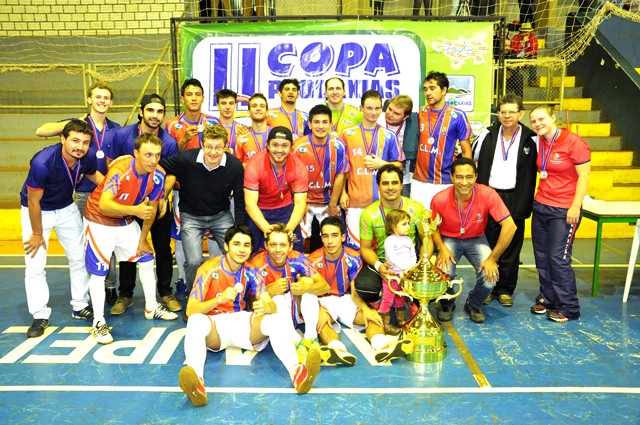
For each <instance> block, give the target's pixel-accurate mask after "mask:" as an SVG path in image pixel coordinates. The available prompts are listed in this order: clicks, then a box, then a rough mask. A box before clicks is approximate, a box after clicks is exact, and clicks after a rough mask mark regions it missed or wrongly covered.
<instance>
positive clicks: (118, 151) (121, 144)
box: [105, 123, 178, 161]
mask: <svg viewBox="0 0 640 425" xmlns="http://www.w3.org/2000/svg"><path fill="white" fill-rule="evenodd" d="M141 134H142V132H141V131H140V128H139V124H135V123H134V124H131V125H128V126H126V127H122V128H119V129H118V130H117V131H116V134H115V136H114V137H113V140H112V141H111V144H110V145H108V146H106V147H105V154H106V156H107V158H108V159H109V160H111V161H113V160H114V159H116V158H118V157H119V156H123V155H133V151H134V149H135V146H136V138H137V137H138V136H139V135H141ZM157 136H158V138H159V139H160V140H162V152H161V153H160V155H161V157H162V158H169V157H171V156H173V155H175V154H177V153H178V142H177V141H176V139H174V138H173V136H172V135H171V134H169V133H168V132H166V131H164V130H163V129H161V128H160V129H158V134H157Z"/></svg>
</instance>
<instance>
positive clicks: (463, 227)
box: [453, 186, 476, 230]
mask: <svg viewBox="0 0 640 425" xmlns="http://www.w3.org/2000/svg"><path fill="white" fill-rule="evenodd" d="M475 198H476V187H475V186H473V194H472V195H471V202H470V203H469V209H468V210H467V213H466V215H465V217H464V221H463V220H462V214H463V211H460V205H459V204H458V198H457V197H456V193H455V191H454V192H453V199H454V200H455V201H456V208H457V209H458V217H460V229H465V228H466V227H467V221H469V216H470V215H471V210H472V209H473V201H474V200H475ZM465 230H466V229H465Z"/></svg>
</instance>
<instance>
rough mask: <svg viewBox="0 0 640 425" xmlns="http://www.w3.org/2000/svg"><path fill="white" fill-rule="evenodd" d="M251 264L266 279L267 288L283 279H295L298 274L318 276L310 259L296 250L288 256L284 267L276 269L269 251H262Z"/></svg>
mask: <svg viewBox="0 0 640 425" xmlns="http://www.w3.org/2000/svg"><path fill="white" fill-rule="evenodd" d="M251 262H252V263H253V264H254V265H255V266H256V267H257V268H258V271H259V273H260V275H261V276H262V278H263V279H264V282H265V286H269V285H270V284H271V283H273V282H275V281H276V280H277V279H280V278H281V277H289V278H294V279H295V277H296V276H297V275H298V274H299V275H301V276H306V277H313V276H315V275H316V274H318V272H317V271H316V269H314V268H313V266H312V265H311V261H309V258H307V256H306V255H304V254H303V253H301V252H298V251H296V250H292V251H291V252H289V254H287V260H286V262H285V264H284V266H282V267H276V266H275V265H274V264H273V263H272V262H271V259H270V258H269V252H268V251H261V252H260V253H259V254H258V255H256V256H255V257H254V259H253V260H251Z"/></svg>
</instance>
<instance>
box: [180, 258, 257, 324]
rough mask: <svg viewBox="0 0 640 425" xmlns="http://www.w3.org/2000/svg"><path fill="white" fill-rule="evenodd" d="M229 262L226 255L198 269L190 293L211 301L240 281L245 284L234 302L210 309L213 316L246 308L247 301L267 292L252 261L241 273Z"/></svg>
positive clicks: (208, 261)
mask: <svg viewBox="0 0 640 425" xmlns="http://www.w3.org/2000/svg"><path fill="white" fill-rule="evenodd" d="M228 264H229V263H228V262H226V261H225V256H224V255H220V256H218V257H214V258H211V259H209V260H207V261H205V262H204V263H202V265H201V266H200V267H198V271H197V272H196V278H195V281H194V283H193V289H192V290H191V295H189V298H191V299H194V300H196V301H200V302H203V301H208V300H211V299H213V298H215V297H217V296H218V295H222V293H223V292H224V290H225V289H227V288H233V287H234V286H235V285H236V284H237V283H240V284H241V285H242V292H241V293H239V294H238V295H237V296H236V298H235V299H234V300H233V301H229V302H227V303H224V304H219V305H217V306H216V307H215V308H214V309H212V310H210V311H208V312H207V314H208V315H210V316H213V315H216V314H220V313H233V312H237V311H242V310H245V309H246V308H247V301H250V300H251V299H252V298H258V297H259V296H260V295H261V294H262V293H263V292H264V291H265V289H264V280H263V279H262V276H261V275H260V273H259V272H258V270H257V269H256V268H255V267H254V266H253V265H252V264H251V263H249V262H247V263H244V264H243V265H242V267H241V268H240V270H238V271H237V272H233V271H231V270H230V269H229V266H228Z"/></svg>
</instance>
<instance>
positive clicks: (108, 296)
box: [104, 288, 118, 305]
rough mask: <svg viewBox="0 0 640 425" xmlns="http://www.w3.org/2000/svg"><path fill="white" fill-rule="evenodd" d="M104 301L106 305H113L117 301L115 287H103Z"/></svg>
mask: <svg viewBox="0 0 640 425" xmlns="http://www.w3.org/2000/svg"><path fill="white" fill-rule="evenodd" d="M104 296H105V298H104V302H106V303H107V304H108V305H114V304H115V303H116V301H118V291H117V290H116V288H104Z"/></svg>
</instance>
